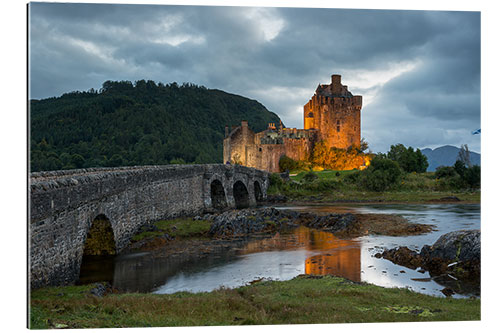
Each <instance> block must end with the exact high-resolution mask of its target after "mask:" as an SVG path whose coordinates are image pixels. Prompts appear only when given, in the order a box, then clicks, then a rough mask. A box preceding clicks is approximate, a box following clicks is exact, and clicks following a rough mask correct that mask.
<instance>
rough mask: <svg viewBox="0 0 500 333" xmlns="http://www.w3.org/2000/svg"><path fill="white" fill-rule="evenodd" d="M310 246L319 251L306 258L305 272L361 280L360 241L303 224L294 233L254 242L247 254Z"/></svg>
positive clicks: (250, 244) (247, 246)
mask: <svg viewBox="0 0 500 333" xmlns="http://www.w3.org/2000/svg"><path fill="white" fill-rule="evenodd" d="M294 249H306V250H309V251H311V252H319V253H318V254H314V255H312V256H310V257H308V258H307V259H306V261H305V274H313V275H336V276H342V277H345V278H347V279H350V280H352V281H357V282H360V281H361V247H360V244H359V242H357V241H353V240H349V239H339V238H337V237H335V236H334V235H333V234H331V233H329V232H324V231H319V230H315V229H309V228H306V227H299V228H297V229H295V230H294V231H293V232H292V233H290V234H288V233H287V234H279V233H276V235H274V236H273V237H271V238H266V239H261V240H257V241H253V242H250V243H249V244H247V245H246V246H245V247H244V248H243V251H242V252H243V254H249V253H255V252H263V251H273V250H294Z"/></svg>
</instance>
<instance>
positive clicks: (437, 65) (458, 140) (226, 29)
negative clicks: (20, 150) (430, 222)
mask: <svg viewBox="0 0 500 333" xmlns="http://www.w3.org/2000/svg"><path fill="white" fill-rule="evenodd" d="M480 19H481V18H480V13H479V12H459V11H450V12H447V11H421V10H418V11H417V10H413V11H396V10H359V9H354V10H352V9H313V8H311V9H309V8H269V7H267V8H252V7H207V6H205V7H203V6H158V5H149V6H146V5H104V4H61V3H31V6H30V16H29V33H30V35H29V36H30V38H29V48H30V50H29V51H30V53H29V54H30V56H29V61H30V97H31V98H37V99H39V98H46V97H52V96H59V95H61V94H62V93H64V92H69V91H75V90H88V89H90V88H95V89H98V88H100V87H101V85H102V83H103V82H104V81H106V80H130V81H135V80H140V79H146V80H148V79H149V80H154V81H157V82H163V83H169V82H174V81H176V82H179V83H182V82H192V83H195V84H199V85H204V86H206V87H207V88H217V89H222V90H224V91H227V92H230V93H235V94H239V95H243V96H245V97H248V98H251V99H256V100H258V101H259V102H261V103H262V104H263V105H265V106H266V107H267V108H268V109H269V110H270V111H273V112H275V113H277V114H278V115H279V116H280V117H281V119H282V120H283V122H284V123H285V125H286V126H287V127H297V128H303V123H302V111H303V105H304V104H306V103H307V101H308V100H309V98H310V97H311V96H312V95H313V93H314V90H315V89H316V86H317V85H318V83H329V82H330V76H331V74H334V73H335V74H340V75H342V82H343V84H345V85H348V87H349V90H350V91H351V92H352V93H353V94H354V95H362V96H363V103H364V106H363V109H362V111H361V112H362V136H363V137H364V138H365V139H366V140H367V141H368V143H369V145H370V148H371V149H372V150H373V151H375V152H379V151H381V152H385V151H387V150H388V149H389V147H390V145H391V144H395V143H403V144H405V145H411V146H413V147H419V148H426V147H431V148H435V147H438V146H441V145H446V144H451V145H455V146H460V145H461V144H468V145H469V148H470V149H471V150H473V151H477V152H480V148H481V147H480V135H471V131H473V130H475V129H477V128H480V114H481V111H480V110H481V103H480V90H481V87H480V82H481V80H480V66H481V63H480V45H481V44H480V43H481V38H480Z"/></svg>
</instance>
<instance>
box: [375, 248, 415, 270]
mask: <svg viewBox="0 0 500 333" xmlns="http://www.w3.org/2000/svg"><path fill="white" fill-rule="evenodd" d="M381 256H382V257H383V258H385V259H387V260H390V261H392V262H393V263H396V264H398V265H401V266H405V267H408V268H411V269H416V268H417V267H420V266H422V264H423V261H422V258H421V257H420V255H419V254H418V253H417V252H415V251H412V250H410V249H409V248H407V247H406V246H401V247H399V248H397V249H390V250H385V251H384V252H383V253H382V255H381Z"/></svg>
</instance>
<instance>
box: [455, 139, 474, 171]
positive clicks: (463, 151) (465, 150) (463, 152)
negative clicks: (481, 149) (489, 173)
mask: <svg viewBox="0 0 500 333" xmlns="http://www.w3.org/2000/svg"><path fill="white" fill-rule="evenodd" d="M457 159H458V160H459V161H462V162H463V163H464V164H465V166H467V167H468V168H470V167H472V163H471V160H470V152H469V147H468V146H467V145H466V144H465V145H462V146H461V147H460V151H459V152H458V157H457Z"/></svg>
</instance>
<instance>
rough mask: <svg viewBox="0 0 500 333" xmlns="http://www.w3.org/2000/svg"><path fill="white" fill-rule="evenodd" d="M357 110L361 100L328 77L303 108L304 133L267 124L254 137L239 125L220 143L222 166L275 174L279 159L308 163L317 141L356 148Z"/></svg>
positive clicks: (337, 77)
mask: <svg viewBox="0 0 500 333" xmlns="http://www.w3.org/2000/svg"><path fill="white" fill-rule="evenodd" d="M361 106H362V97H361V96H353V95H352V94H351V93H350V92H349V90H348V89H347V86H345V85H342V84H341V77H340V75H332V82H331V84H329V85H328V84H324V85H319V86H318V88H317V89H316V93H315V94H314V96H313V97H312V98H311V99H310V100H309V102H308V103H307V104H306V105H304V129H296V128H282V126H281V125H280V128H279V130H276V127H275V125H274V124H269V128H268V130H266V131H263V132H260V133H254V132H252V131H251V130H250V129H249V128H248V123H247V122H246V121H242V123H241V126H240V127H237V128H235V129H233V131H232V132H231V133H230V134H228V135H226V136H227V137H226V138H225V139H224V162H227V161H230V162H231V163H240V164H242V165H245V166H249V167H253V168H257V169H261V170H267V171H270V172H278V171H279V159H280V158H281V156H283V155H286V156H288V157H290V158H292V159H294V160H302V161H304V160H308V159H309V157H310V155H311V153H312V151H313V149H314V145H315V144H316V142H318V141H321V140H324V141H325V142H326V144H327V146H328V147H335V148H340V149H348V148H349V147H352V146H358V147H359V146H360V143H361ZM353 163H355V164H356V163H357V162H355V161H353ZM355 167H358V165H356V166H355Z"/></svg>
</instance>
